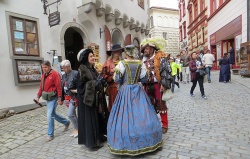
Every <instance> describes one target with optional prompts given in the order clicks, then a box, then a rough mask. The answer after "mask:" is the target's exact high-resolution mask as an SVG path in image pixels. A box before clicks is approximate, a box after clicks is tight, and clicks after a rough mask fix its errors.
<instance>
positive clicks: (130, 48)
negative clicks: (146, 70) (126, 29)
mask: <svg viewBox="0 0 250 159" xmlns="http://www.w3.org/2000/svg"><path fill="white" fill-rule="evenodd" d="M124 53H125V54H127V55H128V56H130V57H134V58H137V57H138V49H137V48H136V47H135V46H134V45H127V46H125V49H124Z"/></svg>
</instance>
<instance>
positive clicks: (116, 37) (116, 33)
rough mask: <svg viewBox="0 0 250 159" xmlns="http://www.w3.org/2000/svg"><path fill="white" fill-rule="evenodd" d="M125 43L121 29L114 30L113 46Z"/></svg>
mask: <svg viewBox="0 0 250 159" xmlns="http://www.w3.org/2000/svg"><path fill="white" fill-rule="evenodd" d="M123 43H124V39H123V36H122V33H121V31H120V30H119V29H116V30H114V32H113V33H112V44H113V45H114V44H120V45H123Z"/></svg>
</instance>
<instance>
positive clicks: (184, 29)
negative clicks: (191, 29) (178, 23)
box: [183, 22, 186, 38]
mask: <svg viewBox="0 0 250 159" xmlns="http://www.w3.org/2000/svg"><path fill="white" fill-rule="evenodd" d="M183 34H184V38H186V22H185V23H183Z"/></svg>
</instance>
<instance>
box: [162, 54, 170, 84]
mask: <svg viewBox="0 0 250 159" xmlns="http://www.w3.org/2000/svg"><path fill="white" fill-rule="evenodd" d="M171 72H172V69H171V66H170V63H169V62H168V60H167V58H162V59H161V64H160V75H161V81H160V83H161V85H162V86H163V87H164V88H165V89H170V88H171V82H172V76H171Z"/></svg>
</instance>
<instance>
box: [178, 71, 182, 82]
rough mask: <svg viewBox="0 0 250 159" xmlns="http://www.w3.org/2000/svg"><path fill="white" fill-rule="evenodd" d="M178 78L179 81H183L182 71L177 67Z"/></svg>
mask: <svg viewBox="0 0 250 159" xmlns="http://www.w3.org/2000/svg"><path fill="white" fill-rule="evenodd" d="M177 79H178V81H182V72H180V70H179V69H177Z"/></svg>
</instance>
